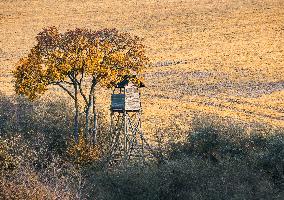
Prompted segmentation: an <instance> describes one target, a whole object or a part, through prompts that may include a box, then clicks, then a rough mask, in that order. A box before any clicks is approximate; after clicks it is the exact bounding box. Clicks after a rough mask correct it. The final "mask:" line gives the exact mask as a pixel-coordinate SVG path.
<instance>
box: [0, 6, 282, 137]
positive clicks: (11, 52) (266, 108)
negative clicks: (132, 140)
mask: <svg viewBox="0 0 284 200" xmlns="http://www.w3.org/2000/svg"><path fill="white" fill-rule="evenodd" d="M283 22H284V1H283V0H258V1H256V0H214V1H212V0H199V1H196V0H159V1H156V0H144V1H134V0H117V1H111V0H96V1H95V0H89V1H88V0H86V1H83V0H81V1H79V0H78V1H67V0H66V1H63V0H59V1H58V0H57V1H55V0H38V1H36V0H34V1H32V0H26V1H22V0H10V1H6V0H5V1H4V0H0V27H1V29H0V82H1V88H0V91H2V92H3V91H4V92H5V93H9V94H12V93H13V92H12V91H13V90H12V85H11V80H12V79H11V70H12V69H13V66H14V64H15V63H16V62H17V60H18V59H19V58H20V57H21V56H24V55H26V54H27V53H28V51H29V49H30V48H31V47H32V45H34V43H35V36H36V34H37V33H38V32H39V31H41V30H42V28H43V27H46V26H53V25H54V26H57V27H59V29H60V30H61V31H65V30H67V29H72V28H75V27H81V28H90V29H98V28H104V27H109V28H111V27H116V28H118V29H119V30H122V31H128V32H130V33H132V34H136V35H139V36H141V37H143V38H144V39H145V44H146V45H147V48H148V55H149V57H150V59H151V61H152V62H153V66H152V67H151V68H149V69H147V70H146V72H145V81H146V84H147V88H146V89H144V91H143V107H144V110H143V113H144V128H145V130H146V132H152V130H155V131H156V130H158V129H160V128H162V127H165V126H169V124H171V126H172V127H174V128H175V129H182V130H186V129H187V128H188V127H189V126H190V120H191V117H192V115H193V114H196V113H200V112H201V113H211V114H216V115H222V116H224V117H232V118H234V119H237V120H241V121H244V122H257V123H264V124H269V125H272V126H277V127H284V90H283V89H284V78H283V77H284V24H283ZM106 98H107V95H106V94H104V96H103V98H101V99H102V100H101V105H102V107H105V108H107V107H108V105H107V103H105V102H108V101H106V100H105V99H106Z"/></svg>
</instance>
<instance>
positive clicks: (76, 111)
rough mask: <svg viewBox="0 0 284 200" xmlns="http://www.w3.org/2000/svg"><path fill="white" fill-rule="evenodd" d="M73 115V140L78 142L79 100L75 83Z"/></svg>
mask: <svg viewBox="0 0 284 200" xmlns="http://www.w3.org/2000/svg"><path fill="white" fill-rule="evenodd" d="M74 88H75V99H74V102H75V116H74V139H75V142H76V143H78V142H79V102H78V91H77V85H75V87H74Z"/></svg>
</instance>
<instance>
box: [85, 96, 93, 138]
mask: <svg viewBox="0 0 284 200" xmlns="http://www.w3.org/2000/svg"><path fill="white" fill-rule="evenodd" d="M91 106H92V101H90V102H89V103H88V104H87V105H86V108H85V138H87V139H88V140H89V139H90V132H89V121H90V120H89V118H90V109H91Z"/></svg>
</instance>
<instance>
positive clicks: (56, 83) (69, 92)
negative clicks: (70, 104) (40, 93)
mask: <svg viewBox="0 0 284 200" xmlns="http://www.w3.org/2000/svg"><path fill="white" fill-rule="evenodd" d="M52 84H53V85H58V86H59V87H61V88H62V89H63V90H64V91H65V92H67V93H68V94H69V96H70V97H71V98H72V99H74V100H75V96H74V95H73V94H72V92H71V91H69V90H68V89H67V88H66V87H64V86H63V85H62V84H61V82H54V83H52Z"/></svg>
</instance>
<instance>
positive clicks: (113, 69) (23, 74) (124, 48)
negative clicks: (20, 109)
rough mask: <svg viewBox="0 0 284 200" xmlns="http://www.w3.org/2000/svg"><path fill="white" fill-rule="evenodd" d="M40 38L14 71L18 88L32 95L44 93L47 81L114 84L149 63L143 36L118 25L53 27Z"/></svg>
mask: <svg viewBox="0 0 284 200" xmlns="http://www.w3.org/2000/svg"><path fill="white" fill-rule="evenodd" d="M37 41H38V43H37V45H36V46H35V47H33V48H32V49H31V52H30V53H29V55H28V57H27V58H24V59H21V61H20V63H19V65H18V66H17V67H16V70H15V72H14V76H15V78H16V84H15V89H16V92H17V93H18V94H24V95H26V96H28V97H29V98H30V99H35V98H36V97H38V96H39V95H41V94H42V93H44V92H45V90H46V86H47V85H50V84H55V83H67V82H69V83H72V84H75V85H76V84H78V82H79V81H80V80H79V79H80V77H87V76H89V77H90V78H91V79H92V80H96V83H99V84H101V85H102V86H111V85H112V84H113V83H115V82H118V81H119V80H120V79H121V77H124V76H125V75H131V74H135V75H137V74H139V73H140V72H141V71H142V70H143V68H144V67H145V66H146V65H147V63H148V58H147V56H146V55H145V49H144V46H143V45H142V43H141V40H140V39H139V38H138V37H131V35H129V34H126V33H119V32H118V31H117V30H116V29H103V30H99V31H96V32H94V31H91V30H85V29H75V30H69V31H67V32H65V33H59V32H58V30H57V29H56V28H55V27H50V28H47V29H44V30H43V31H42V32H41V33H39V34H38V36H37ZM80 84H81V83H80Z"/></svg>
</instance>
